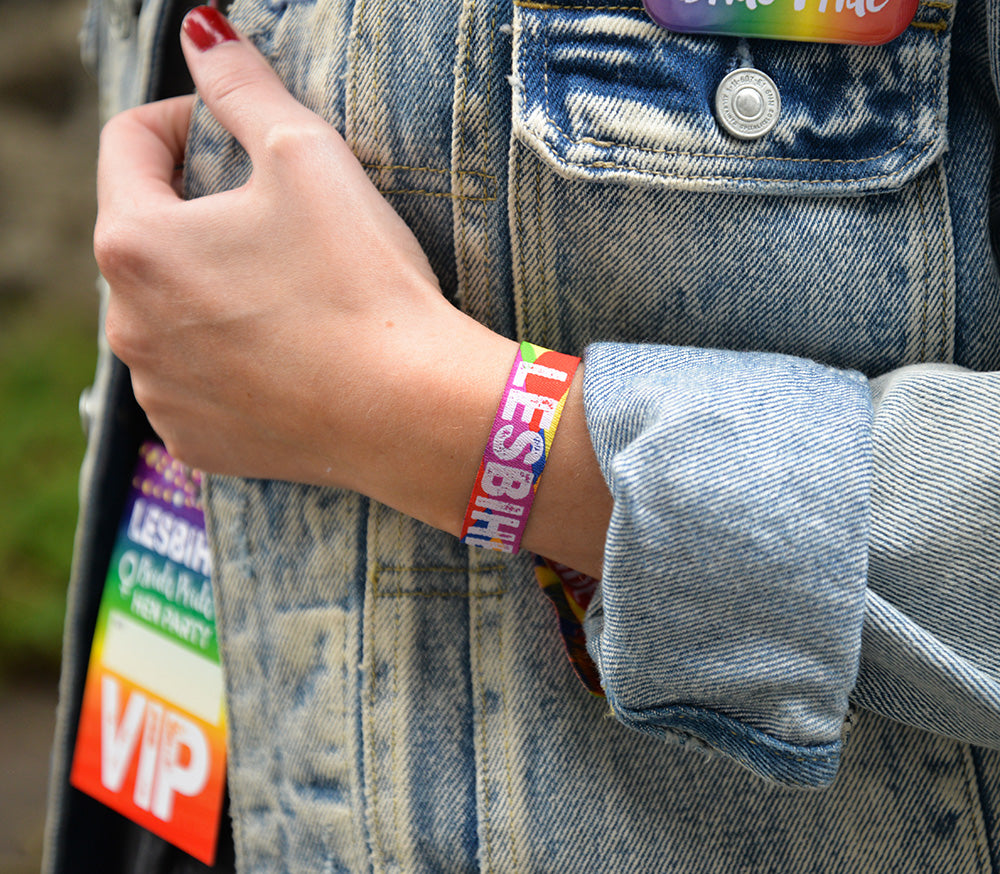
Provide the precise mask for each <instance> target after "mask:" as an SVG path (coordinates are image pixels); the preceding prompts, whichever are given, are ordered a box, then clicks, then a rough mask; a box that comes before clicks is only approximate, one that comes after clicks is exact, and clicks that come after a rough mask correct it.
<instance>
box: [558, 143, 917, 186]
mask: <svg viewBox="0 0 1000 874" xmlns="http://www.w3.org/2000/svg"><path fill="white" fill-rule="evenodd" d="M930 148H931V144H928V145H927V146H926V147H925V148H924V149H922V150H921V151H919V152H917V153H916V154H915V155H914V156H913V157H912V158H910V160H909V161H907V162H906V163H905V164H902V165H901V166H899V167H897V168H896V170H895V171H893V172H892V173H881V174H879V175H876V176H859V177H858V178H856V179H785V178H783V177H781V176H726V175H720V174H714V175H711V176H700V175H695V176H691V175H685V174H683V173H670V172H668V171H666V170H642V169H638V168H636V167H635V166H634V165H632V164H617V163H615V162H613V161H574V160H570V159H569V158H561V157H556V161H557V162H558V163H560V164H565V165H568V166H574V167H593V168H595V169H598V170H628V171H630V172H631V173H633V174H634V175H636V176H637V177H642V176H662V177H664V178H667V179H691V180H695V181H697V180H703V181H714V180H722V181H729V182H786V183H795V184H801V185H831V184H840V183H854V184H856V183H858V182H872V181H875V180H878V179H892V178H895V177H896V176H898V175H899V173H900V171H902V170H905V169H906V168H907V167H909V166H910V165H911V164H913V163H915V162H916V161H918V160H919V159H920V158H921V157H923V155H924V153H925V152H927V151H929V150H930ZM692 157H701V156H698V155H695V156H692Z"/></svg>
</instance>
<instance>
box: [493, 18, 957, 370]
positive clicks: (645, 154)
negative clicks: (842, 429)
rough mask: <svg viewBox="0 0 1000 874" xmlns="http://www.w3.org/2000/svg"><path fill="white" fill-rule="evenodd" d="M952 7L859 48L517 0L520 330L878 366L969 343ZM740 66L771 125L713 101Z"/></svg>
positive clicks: (515, 177)
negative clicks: (949, 142)
mask: <svg viewBox="0 0 1000 874" xmlns="http://www.w3.org/2000/svg"><path fill="white" fill-rule="evenodd" d="M832 9H833V7H832V6H831V10H832ZM830 14H848V12H847V11H844V12H840V13H837V12H835V11H831V13H830ZM849 14H854V12H849ZM950 15H951V8H950V6H947V5H946V4H944V3H937V2H934V3H928V4H925V5H924V6H922V7H921V8H920V9H919V10H918V14H917V18H916V19H915V21H914V23H913V24H912V25H911V26H910V27H909V28H908V29H907V30H906V31H905V32H904V34H903V35H902V36H900V37H899V38H898V39H897V40H894V41H893V42H892V43H889V44H888V45H885V46H877V47H860V46H835V45H818V44H810V43H791V42H780V41H771V40H750V41H745V40H739V39H736V38H710V37H701V36H684V35H678V34H672V33H668V32H667V31H664V30H662V29H661V28H659V27H657V26H656V25H655V24H653V23H652V22H651V21H649V19H648V18H647V17H646V15H645V13H644V12H643V10H642V9H641V7H640V6H638V5H635V6H632V5H627V4H622V5H613V6H610V5H600V3H590V4H585V3H582V2H572V0H571V2H568V3H565V4H562V3H560V4H537V3H522V4H520V5H518V6H516V9H515V49H514V50H515V78H514V83H515V87H514V119H513V148H512V152H511V180H512V181H511V185H512V197H511V216H510V220H511V229H512V242H513V251H514V262H513V266H514V276H515V288H516V307H517V316H518V320H519V328H520V330H521V332H522V334H523V335H524V336H526V337H528V338H531V339H532V340H534V341H535V342H539V343H545V344H554V345H555V346H557V347H559V348H566V349H579V348H581V347H582V346H583V345H585V344H586V343H588V342H590V341H592V340H597V339H615V340H624V341H629V342H669V343H675V344H683V345H698V346H725V347H729V348H737V349H766V350H774V351H781V352H787V353H790V354H798V355H805V356H808V357H812V358H815V359H818V360H822V361H825V362H827V363H830V364H834V365H838V366H853V367H858V368H860V369H862V370H865V371H866V372H869V373H876V372H881V371H884V370H886V369H888V368H890V367H893V366H897V365H899V364H901V363H906V362H912V361H919V360H934V359H938V360H947V359H948V358H950V356H951V349H952V335H953V321H954V315H953V313H954V279H953V276H954V267H953V256H952V242H951V230H950V220H949V217H948V204H947V196H946V190H945V185H944V176H943V172H942V169H941V165H940V158H941V155H942V154H943V152H944V150H945V147H946V113H947V99H946V98H947V52H948V42H949V32H950V31H949V29H950ZM740 66H752V67H754V68H756V69H758V70H760V71H762V72H764V73H766V74H767V75H768V76H769V77H770V78H771V80H773V82H774V85H775V88H776V89H777V92H778V94H779V95H780V101H781V109H780V114H779V117H778V119H777V123H776V124H775V126H774V128H773V130H771V131H770V132H769V133H768V134H766V135H765V136H763V137H761V138H759V139H756V140H740V139H736V138H735V137H733V136H731V135H730V134H728V133H726V131H725V129H724V128H723V127H722V126H721V125H720V124H719V122H718V121H717V119H716V116H715V113H714V111H713V107H714V104H715V95H716V90H717V88H718V85H719V83H720V82H721V81H722V79H723V78H724V77H725V76H726V74H727V73H729V72H730V71H732V70H734V69H736V68H737V67H740Z"/></svg>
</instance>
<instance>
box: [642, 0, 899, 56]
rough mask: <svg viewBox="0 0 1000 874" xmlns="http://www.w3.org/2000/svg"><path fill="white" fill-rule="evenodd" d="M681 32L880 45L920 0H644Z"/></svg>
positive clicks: (649, 9) (654, 13)
mask: <svg viewBox="0 0 1000 874" xmlns="http://www.w3.org/2000/svg"><path fill="white" fill-rule="evenodd" d="M643 2H644V3H645V6H646V11H647V12H648V13H649V16H650V18H652V19H653V21H655V22H656V23H657V24H659V25H660V26H661V27H665V28H666V29H667V30H672V31H676V32H678V33H705V34H714V35H717V36H722V35H727V36H746V37H761V38H764V39H787V40H798V41H802V42H832V43H848V44H853V45H881V44H882V43H886V42H889V40H892V39H895V38H896V37H897V36H899V35H900V34H901V33H902V32H903V31H904V30H906V28H907V27H908V26H909V24H910V22H911V21H912V20H913V16H914V15H915V14H916V11H917V3H918V0H643Z"/></svg>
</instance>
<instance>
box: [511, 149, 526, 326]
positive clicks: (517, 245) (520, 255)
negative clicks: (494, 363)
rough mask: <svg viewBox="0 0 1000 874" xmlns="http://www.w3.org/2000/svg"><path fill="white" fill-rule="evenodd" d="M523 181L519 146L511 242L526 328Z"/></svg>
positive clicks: (519, 307) (517, 303)
mask: <svg viewBox="0 0 1000 874" xmlns="http://www.w3.org/2000/svg"><path fill="white" fill-rule="evenodd" d="M520 182H521V151H520V149H518V148H516V147H515V148H514V185H513V196H514V223H515V227H516V229H517V235H516V239H515V240H513V241H512V242H511V249H512V251H513V253H514V257H515V258H517V272H518V274H519V276H520V277H521V283H520V291H518V288H517V283H515V286H514V295H515V301H514V305H515V307H516V308H517V310H518V311H519V313H520V319H519V321H520V322H521V326H522V330H523V328H524V315H525V313H524V294H525V289H526V288H527V282H528V277H527V275H526V273H525V263H524V260H525V258H524V255H525V252H524V214H523V212H522V210H521V200H522V198H521V196H520V192H521V191H522V190H523V189H522V186H521V184H520Z"/></svg>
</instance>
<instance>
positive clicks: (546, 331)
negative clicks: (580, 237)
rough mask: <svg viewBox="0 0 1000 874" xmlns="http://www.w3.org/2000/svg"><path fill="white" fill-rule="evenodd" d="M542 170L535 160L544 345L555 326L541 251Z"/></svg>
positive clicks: (539, 276)
mask: <svg viewBox="0 0 1000 874" xmlns="http://www.w3.org/2000/svg"><path fill="white" fill-rule="evenodd" d="M541 175H542V174H541V170H540V169H539V165H538V162H537V161H536V162H535V226H536V228H537V230H538V248H539V253H538V254H539V257H538V279H539V286H540V288H539V294H540V296H541V299H542V345H543V346H550V345H552V338H551V333H552V329H553V328H554V326H553V325H552V324H551V314H550V312H549V281H548V278H547V277H546V274H545V263H546V261H545V253H544V252H542V251H541V248H542V246H544V245H545V237H546V235H545V234H544V233H542V184H541Z"/></svg>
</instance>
